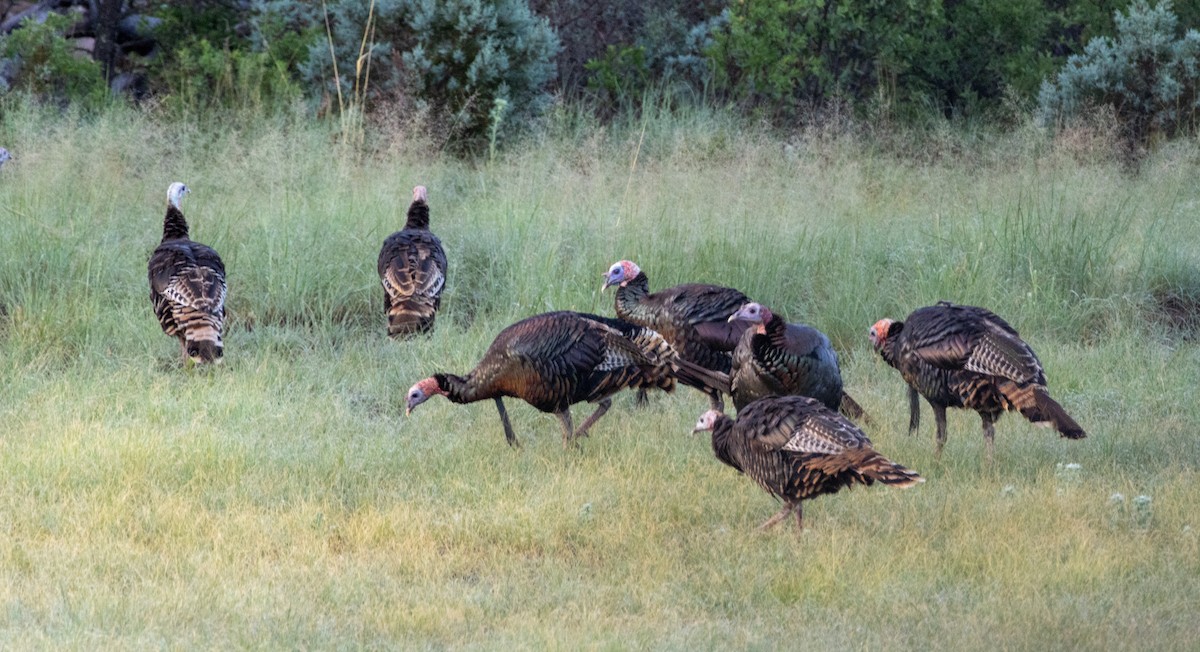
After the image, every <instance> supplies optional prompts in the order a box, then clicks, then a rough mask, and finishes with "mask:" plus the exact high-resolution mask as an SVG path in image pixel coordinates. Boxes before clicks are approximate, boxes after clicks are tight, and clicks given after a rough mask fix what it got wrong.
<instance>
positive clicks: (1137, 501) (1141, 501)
mask: <svg viewBox="0 0 1200 652" xmlns="http://www.w3.org/2000/svg"><path fill="white" fill-rule="evenodd" d="M1133 504H1134V505H1137V506H1138V507H1146V506H1148V505H1149V504H1150V496H1147V495H1145V494H1143V495H1141V496H1138V497H1137V498H1134V499H1133Z"/></svg>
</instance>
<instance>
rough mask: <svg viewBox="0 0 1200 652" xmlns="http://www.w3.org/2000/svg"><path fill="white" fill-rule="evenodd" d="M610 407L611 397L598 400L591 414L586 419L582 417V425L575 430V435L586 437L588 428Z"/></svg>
mask: <svg viewBox="0 0 1200 652" xmlns="http://www.w3.org/2000/svg"><path fill="white" fill-rule="evenodd" d="M610 407H612V399H611V398H603V399H600V401H599V402H598V403H597V404H596V411H595V412H592V414H591V416H589V417H588V418H587V419H584V421H583V425H581V426H579V430H576V431H575V437H576V438H579V437H587V434H588V432H587V431H588V428H591V427H592V425H593V424H594V423H596V422H597V421H599V420H600V417H602V416H604V413H605V412H608V408H610Z"/></svg>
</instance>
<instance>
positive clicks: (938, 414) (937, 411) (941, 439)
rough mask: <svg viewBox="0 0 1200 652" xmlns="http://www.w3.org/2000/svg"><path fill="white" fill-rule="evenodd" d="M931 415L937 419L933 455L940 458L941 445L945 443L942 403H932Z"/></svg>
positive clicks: (944, 409)
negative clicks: (935, 444)
mask: <svg viewBox="0 0 1200 652" xmlns="http://www.w3.org/2000/svg"><path fill="white" fill-rule="evenodd" d="M930 405H931V406H932V407H933V416H934V418H935V419H936V420H937V449H936V450H934V452H933V456H934V457H935V458H937V459H939V460H940V459H942V447H943V446H945V445H946V408H945V406H942V405H933V404H932V403H930Z"/></svg>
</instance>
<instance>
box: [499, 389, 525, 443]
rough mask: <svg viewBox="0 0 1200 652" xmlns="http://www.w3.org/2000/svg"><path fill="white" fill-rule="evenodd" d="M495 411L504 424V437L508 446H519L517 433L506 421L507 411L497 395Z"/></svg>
mask: <svg viewBox="0 0 1200 652" xmlns="http://www.w3.org/2000/svg"><path fill="white" fill-rule="evenodd" d="M496 411H497V412H499V413H500V422H501V423H503V424H504V439H505V440H506V441H508V445H509V446H512V447H513V448H520V447H521V442H519V441H517V434H516V433H515V432H513V428H512V424H511V423H509V422H508V411H507V410H505V409H504V401H502V400H500V397H499V396H497V397H496Z"/></svg>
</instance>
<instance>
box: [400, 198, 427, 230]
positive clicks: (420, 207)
mask: <svg viewBox="0 0 1200 652" xmlns="http://www.w3.org/2000/svg"><path fill="white" fill-rule="evenodd" d="M404 228H406V229H428V228H429V204H426V203H425V202H423V201H415V202H413V203H412V205H411V206H409V207H408V221H407V222H405V223H404Z"/></svg>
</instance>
